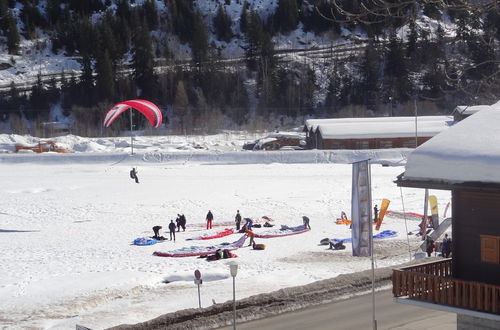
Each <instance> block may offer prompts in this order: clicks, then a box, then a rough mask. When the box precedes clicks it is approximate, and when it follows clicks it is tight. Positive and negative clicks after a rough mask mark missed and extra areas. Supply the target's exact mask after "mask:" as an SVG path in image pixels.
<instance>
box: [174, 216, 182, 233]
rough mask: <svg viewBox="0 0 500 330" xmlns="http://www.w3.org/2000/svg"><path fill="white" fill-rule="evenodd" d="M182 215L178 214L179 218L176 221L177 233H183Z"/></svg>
mask: <svg viewBox="0 0 500 330" xmlns="http://www.w3.org/2000/svg"><path fill="white" fill-rule="evenodd" d="M181 222H182V220H181V215H180V214H177V218H176V219H175V225H176V227H177V231H178V232H179V231H181Z"/></svg>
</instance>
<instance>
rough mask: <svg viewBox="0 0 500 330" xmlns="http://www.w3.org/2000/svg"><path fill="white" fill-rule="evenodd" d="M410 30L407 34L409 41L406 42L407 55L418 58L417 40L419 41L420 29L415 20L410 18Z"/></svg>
mask: <svg viewBox="0 0 500 330" xmlns="http://www.w3.org/2000/svg"><path fill="white" fill-rule="evenodd" d="M408 29H409V30H408V32H407V34H406V38H407V43H406V56H407V57H409V58H411V59H413V60H414V59H416V58H417V42H418V31H417V25H416V24H415V20H414V19H412V20H410V23H409V24H408Z"/></svg>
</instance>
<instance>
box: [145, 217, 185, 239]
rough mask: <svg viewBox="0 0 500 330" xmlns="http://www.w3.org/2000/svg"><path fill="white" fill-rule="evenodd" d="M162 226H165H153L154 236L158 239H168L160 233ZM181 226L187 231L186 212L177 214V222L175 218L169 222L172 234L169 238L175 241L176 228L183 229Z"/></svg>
mask: <svg viewBox="0 0 500 330" xmlns="http://www.w3.org/2000/svg"><path fill="white" fill-rule="evenodd" d="M162 228H163V227H162V226H154V227H153V232H154V236H153V237H152V238H154V239H156V240H166V238H165V237H163V236H161V235H160V230H161V229H162ZM181 228H182V231H186V217H185V216H184V214H177V219H175V223H174V220H170V223H169V224H168V232H169V234H170V236H169V238H170V240H171V241H174V242H175V229H177V231H181Z"/></svg>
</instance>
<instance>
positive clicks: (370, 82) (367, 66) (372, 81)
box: [359, 39, 380, 110]
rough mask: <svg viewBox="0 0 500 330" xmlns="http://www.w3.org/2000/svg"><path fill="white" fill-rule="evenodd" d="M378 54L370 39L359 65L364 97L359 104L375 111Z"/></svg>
mask: <svg viewBox="0 0 500 330" xmlns="http://www.w3.org/2000/svg"><path fill="white" fill-rule="evenodd" d="M379 75H380V54H379V53H378V50H377V47H376V44H375V41H374V40H373V39H370V41H369V43H368V45H367V47H366V49H365V54H364V58H363V62H362V65H361V85H362V88H361V91H362V93H361V94H362V95H363V96H364V97H363V98H362V100H360V102H359V103H361V104H366V105H367V106H368V107H369V108H370V109H372V110H375V105H376V104H377V103H378V102H377V98H378V94H379V91H380V86H379V82H378V81H379Z"/></svg>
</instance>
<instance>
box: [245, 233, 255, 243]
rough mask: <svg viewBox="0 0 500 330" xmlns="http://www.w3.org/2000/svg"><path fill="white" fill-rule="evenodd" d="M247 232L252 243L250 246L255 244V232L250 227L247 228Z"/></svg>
mask: <svg viewBox="0 0 500 330" xmlns="http://www.w3.org/2000/svg"><path fill="white" fill-rule="evenodd" d="M246 233H247V235H248V237H250V244H248V246H253V245H254V244H255V241H254V237H255V234H254V233H253V231H251V230H250V229H247V230H246Z"/></svg>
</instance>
